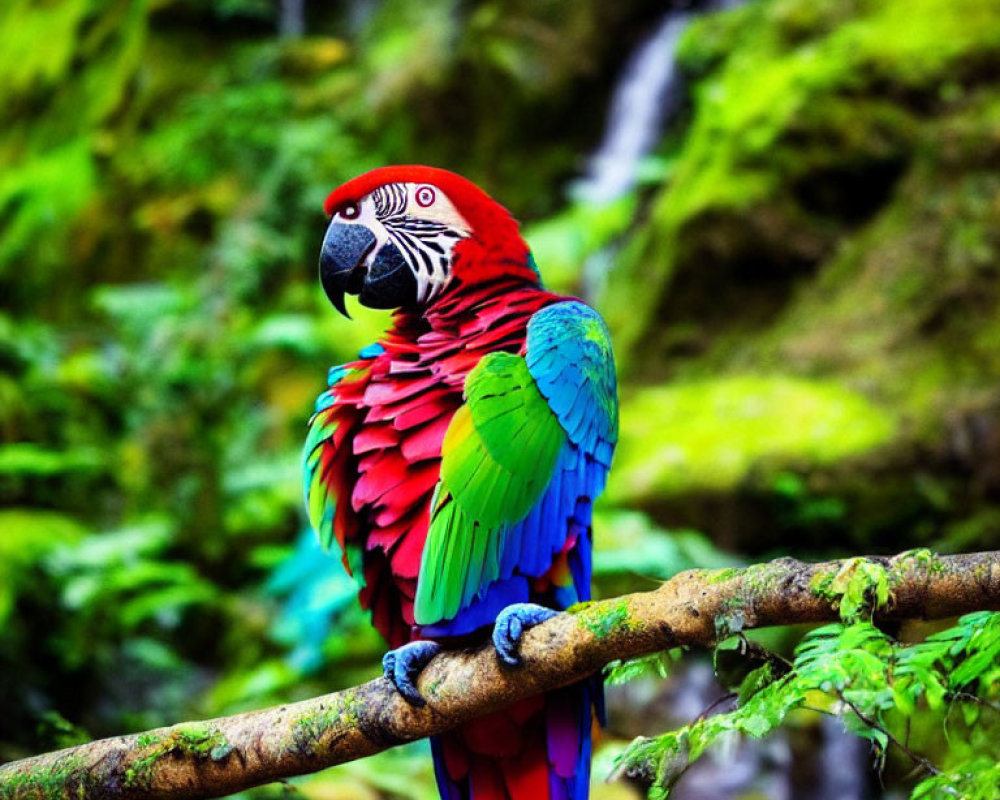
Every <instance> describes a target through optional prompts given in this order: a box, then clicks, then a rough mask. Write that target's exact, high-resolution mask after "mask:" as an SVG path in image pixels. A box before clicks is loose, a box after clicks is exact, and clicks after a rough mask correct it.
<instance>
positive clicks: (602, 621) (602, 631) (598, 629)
mask: <svg viewBox="0 0 1000 800" xmlns="http://www.w3.org/2000/svg"><path fill="white" fill-rule="evenodd" d="M566 613H568V614H572V615H573V616H575V617H576V618H577V619H579V620H580V624H581V625H583V627H585V628H586V629H587V630H588V631H590V632H591V633H592V634H593V635H594V636H596V637H597V638H598V639H601V638H603V637H605V636H607V635H609V634H610V633H612V632H613V631H614V630H615V629H617V628H625V629H626V630H634V629H635V628H636V623H635V622H634V621H633V620H632V619H631V618H630V616H629V610H628V603H627V602H626V601H625V600H619V601H618V602H616V603H613V604H612V605H611V606H610V607H608V608H605V604H604V603H601V602H588V603H578V604H576V605H574V606H570V607H569V608H568V609H566Z"/></svg>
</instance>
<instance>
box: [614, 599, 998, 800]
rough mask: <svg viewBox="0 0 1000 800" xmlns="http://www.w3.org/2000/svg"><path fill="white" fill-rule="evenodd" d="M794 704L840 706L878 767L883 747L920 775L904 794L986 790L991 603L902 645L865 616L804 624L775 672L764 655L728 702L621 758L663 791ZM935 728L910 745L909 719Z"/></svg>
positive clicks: (991, 714)
mask: <svg viewBox="0 0 1000 800" xmlns="http://www.w3.org/2000/svg"><path fill="white" fill-rule="evenodd" d="M795 709H807V710H812V711H814V712H817V713H822V714H828V715H832V716H837V717H839V718H840V719H841V720H842V721H843V723H844V727H845V728H846V729H847V730H848V731H849V732H851V733H853V734H856V735H858V736H861V737H863V738H864V739H867V740H868V741H869V742H870V743H871V746H872V751H873V753H874V757H875V762H876V766H878V767H879V768H881V766H882V764H883V763H884V760H885V758H886V755H887V753H888V751H889V750H890V748H895V749H897V750H899V751H900V752H901V753H902V754H903V755H904V756H905V757H906V758H908V759H910V760H911V761H912V762H913V764H914V767H915V769H916V771H917V773H918V774H919V776H920V780H919V782H918V783H917V784H916V786H915V787H914V789H913V792H912V795H911V797H912V800H932V798H939V797H941V798H943V797H962V798H965V800H976V799H977V798H982V800H989V799H991V798H995V797H996V787H997V786H998V785H1000V767H998V766H997V762H998V759H1000V613H995V612H977V613H974V614H969V615H967V616H964V617H962V618H961V619H960V620H959V621H958V623H957V624H956V625H955V626H954V627H952V628H949V629H948V630H945V631H942V632H940V633H936V634H934V635H932V636H929V637H927V638H926V639H925V640H924V641H922V642H919V643H916V644H906V643H903V642H900V641H897V640H896V639H894V638H892V637H891V636H889V635H888V634H886V633H884V632H883V631H880V630H879V629H878V628H876V627H875V626H874V625H872V624H871V623H870V622H854V623H837V624H834V625H827V626H824V627H821V628H818V629H816V630H814V631H812V632H811V633H809V634H808V635H807V636H806V637H805V638H804V639H803V641H802V643H801V644H800V645H799V647H798V648H797V650H796V653H795V659H794V662H793V663H792V665H791V669H790V670H789V671H787V672H785V673H784V674H782V672H781V671H780V670H775V669H773V665H772V663H770V662H769V663H766V664H765V665H764V666H763V667H759V668H757V669H755V670H753V671H752V672H750V673H749V674H748V675H747V676H746V677H745V678H744V679H743V680H742V682H741V684H740V686H739V690H738V692H737V695H736V707H735V708H734V709H733V710H732V711H729V712H726V713H721V714H716V715H714V716H704V717H700V718H698V719H697V720H695V721H694V722H692V723H691V724H689V725H686V726H684V727H683V728H680V729H678V730H675V731H670V732H668V733H665V734H663V735H661V736H657V737H654V738H646V739H640V740H638V741H636V742H635V743H634V744H633V745H632V746H631V747H630V748H629V749H627V750H626V751H625V752H624V753H623V754H622V756H621V757H620V760H619V765H620V766H621V767H623V768H624V769H625V770H626V771H628V772H629V773H630V774H633V775H637V776H642V777H645V778H646V779H648V780H649V781H650V783H651V788H650V791H649V797H650V798H651V799H652V800H662V799H663V798H666V797H667V796H668V795H669V793H670V790H671V789H672V788H673V786H674V785H675V784H676V783H677V781H678V780H679V779H680V778H681V776H682V775H683V774H684V772H685V771H686V770H687V768H688V767H689V766H690V765H691V764H692V763H693V762H694V761H695V760H697V759H698V757H699V756H701V755H702V754H703V753H704V752H705V751H706V750H707V749H708V748H709V747H711V746H712V745H713V744H714V743H715V742H716V741H718V740H719V739H720V738H721V737H723V736H724V735H726V734H732V733H738V734H743V735H747V736H752V737H754V738H761V737H764V736H767V735H768V734H770V733H772V732H773V731H775V729H777V728H778V726H780V725H781V723H782V722H783V721H784V720H785V718H786V717H787V716H788V714H789V713H790V712H791V711H793V710H795ZM917 715H920V717H921V726H922V729H923V730H925V731H927V730H934V731H939V732H940V739H941V741H942V742H943V741H944V740H945V739H946V740H947V743H948V746H947V747H946V748H945V747H943V746H942V747H938V748H935V747H934V746H933V737H929V738H925V739H924V740H923V743H922V747H921V750H922V751H923V752H919V751H918V750H917V749H916V746H915V745H911V743H910V731H911V725H912V724H913V722H914V721H915V717H916V716H917Z"/></svg>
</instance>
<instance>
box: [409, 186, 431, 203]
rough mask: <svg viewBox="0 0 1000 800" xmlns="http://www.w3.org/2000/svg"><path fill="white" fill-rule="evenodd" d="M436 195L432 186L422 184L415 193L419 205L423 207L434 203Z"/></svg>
mask: <svg viewBox="0 0 1000 800" xmlns="http://www.w3.org/2000/svg"><path fill="white" fill-rule="evenodd" d="M435 197H436V195H435V193H434V190H433V189H432V188H431V187H430V186H421V187H420V188H419V189H417V193H416V194H415V195H414V199H415V200H416V201H417V205H418V206H421V207H422V208H427V207H428V206H431V205H433V204H434V198H435Z"/></svg>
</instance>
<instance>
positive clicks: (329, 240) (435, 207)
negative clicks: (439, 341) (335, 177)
mask: <svg viewBox="0 0 1000 800" xmlns="http://www.w3.org/2000/svg"><path fill="white" fill-rule="evenodd" d="M324 208H325V210H326V213H327V214H328V215H329V216H330V226H329V227H328V228H327V230H326V236H325V237H324V238H323V249H322V251H321V252H320V257H319V274H320V281H321V282H322V284H323V289H324V290H325V291H326V294H327V296H328V297H329V298H330V302H332V303H333V305H334V306H335V307H336V308H337V310H338V311H340V313H342V314H344V315H345V316H346V315H347V310H346V307H345V305H344V295H345V294H353V295H357V296H358V299H359V300H360V302H361V303H362V305H366V306H368V307H369V308H417V309H419V308H421V307H426V306H427V305H428V304H429V303H431V302H432V301H433V300H434V298H435V297H437V296H438V295H439V294H440V293H441V292H442V290H444V289H445V287H447V286H448V285H449V284H450V283H451V282H452V281H453V279H459V280H465V281H481V280H488V279H491V278H496V277H499V275H501V274H510V275H517V276H518V277H521V278H523V279H524V280H528V281H534V280H537V273H536V272H535V271H534V268H533V264H532V262H531V261H530V257H529V255H528V247H527V245H526V244H525V243H524V240H523V239H522V238H521V236H520V234H519V233H518V230H517V223H516V222H515V221H514V219H513V218H512V217H511V216H510V213H509V212H508V211H507V210H506V209H505V208H504V207H503V206H501V205H500V204H499V203H497V202H496V201H494V200H493V199H492V198H491V197H490V196H489V195H487V194H486V193H485V192H484V191H483V190H482V189H480V188H478V187H477V186H476V185H475V184H473V183H471V182H470V181H468V180H466V179H465V178H463V177H461V176H460V175H456V174H455V173H453V172H448V171H447V170H443V169H437V168H435V167H421V166H400V167H383V168H381V169H375V170H372V171H371V172H366V173H365V174H364V175H360V176H358V177H357V178H354V179H353V180H350V181H348V182H347V183H345V184H344V185H343V186H341V187H340V188H338V189H337V190H335V191H334V192H333V193H332V194H331V195H330V196H329V197H328V198H327V199H326V203H325V204H324Z"/></svg>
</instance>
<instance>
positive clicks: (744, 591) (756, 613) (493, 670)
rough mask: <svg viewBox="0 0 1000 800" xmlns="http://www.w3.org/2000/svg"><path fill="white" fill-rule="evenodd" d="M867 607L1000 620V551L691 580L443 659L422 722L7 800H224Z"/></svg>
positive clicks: (207, 738)
mask: <svg viewBox="0 0 1000 800" xmlns="http://www.w3.org/2000/svg"><path fill="white" fill-rule="evenodd" d="M865 603H867V604H868V613H874V617H875V618H876V619H883V620H890V619H910V618H918V617H922V618H928V619H931V618H943V617H950V616H956V615H959V614H964V613H967V612H971V611H976V610H1000V552H988V553H976V554H969V555H957V556H940V557H939V556H933V555H931V554H930V553H928V552H927V551H917V552H911V553H903V554H901V555H899V556H896V557H894V558H870V559H848V560H845V561H830V562H825V563H820V564H806V563H802V562H800V561H795V560H793V559H779V560H778V561H773V562H770V563H767V564H761V565H757V566H752V567H747V568H745V569H728V570H716V571H706V570H693V571H689V572H684V573H681V574H679V575H677V576H676V577H674V578H672V579H671V580H669V581H667V582H666V583H664V584H663V585H662V586H661V587H660V588H658V589H656V590H655V591H651V592H644V593H640V594H631V595H626V596H623V597H618V598H614V599H610V600H603V601H599V602H594V603H586V604H583V605H581V606H578V607H576V608H574V609H571V610H570V612H568V613H566V614H560V615H559V616H557V617H555V618H554V619H552V620H550V621H548V622H546V623H544V624H542V625H540V626H538V627H537V628H535V629H533V630H531V631H529V632H528V633H527V634H526V635H525V637H524V641H523V647H522V654H523V657H524V664H523V666H521V667H519V668H517V669H509V668H506V667H504V666H502V665H501V664H500V662H499V661H498V660H497V658H496V656H495V654H494V653H493V651H492V649H491V648H489V647H484V648H481V649H477V650H461V651H452V652H449V653H446V654H443V655H441V656H439V657H438V658H436V659H434V661H433V662H431V664H430V665H429V666H428V667H427V669H426V670H425V671H424V673H423V675H422V676H421V678H420V682H419V687H420V690H421V692H422V693H423V694H424V696H425V697H426V698H427V699H428V703H427V705H426V707H424V708H413V707H411V706H409V705H407V704H406V703H405V702H404V701H403V700H402V699H401V698H400V697H399V696H398V695H397V694H396V693H395V691H394V690H393V689H392V687H391V686H390V684H389V683H388V682H386V681H385V680H383V679H378V680H374V681H371V682H369V683H366V684H364V685H362V686H357V687H354V688H351V689H346V690H344V691H342V692H336V693H334V694H329V695H325V696H323V697H317V698H314V699H311V700H306V701H303V702H300V703H294V704H289V705H284V706H279V707H276V708H269V709H265V710H262V711H254V712H250V713H246V714H238V715H235V716H231V717H223V718H219V719H214V720H207V721H204V722H193V723H182V724H180V725H175V726H173V727H170V728H159V729H157V730H154V731H149V732H146V733H142V734H136V735H131V736H120V737H116V738H112V739H104V740H101V741H97V742H92V743H90V744H85V745H81V746H79V747H73V748H69V749H67V750H61V751H59V752H55V753H47V754H45V755H40V756H36V757H34V758H28V759H24V760H22V761H16V762H12V763H10V764H7V765H4V766H2V767H0V798H10V800H27V799H28V798H32V799H33V800H34V799H35V798H46V799H48V798H67V800H68V798H110V799H112V800H115V799H118V798H140V797H141V798H172V799H173V800H193V798H208V797H218V796H221V795H226V794H231V793H233V792H238V791H241V790H244V789H247V788H249V787H252V786H258V785H261V784H264V783H269V782H271V781H275V780H279V779H282V778H287V777H290V776H294V775H302V774H305V773H310V772H315V771H316V770H320V769H323V768H324V767H329V766H332V765H334V764H341V763H344V762H347V761H352V760H354V759H358V758H362V757H364V756H368V755H371V754H373V753H376V752H379V751H380V750H385V749H387V748H389V747H392V746H393V745H397V744H401V743H403V742H408V741H412V740H414V739H420V738H423V737H426V736H431V735H434V734H437V733H441V732H443V731H446V730H448V729H450V728H454V727H455V726H457V725H459V724H461V723H462V722H465V721H467V720H470V719H473V718H475V717H478V716H481V715H483V714H486V713H489V712H491V711H494V710H496V709H499V708H502V707H503V706H506V705H509V704H510V703H512V702H514V701H515V700H518V699H520V698H523V697H528V696H530V695H532V694H536V693H538V692H542V691H546V690H549V689H554V688H556V687H559V686H564V685H566V684H569V683H572V682H574V681H577V680H580V679H581V678H583V677H586V676H587V675H590V674H592V673H594V672H596V671H597V670H599V669H601V667H603V666H604V665H605V664H607V663H608V662H609V661H612V660H615V659H624V658H632V657H636V656H641V655H646V654H649V653H653V652H656V651H658V650H662V649H665V648H669V647H676V646H679V645H706V646H710V645H712V644H714V642H715V641H716V639H717V638H718V637H720V636H723V635H728V634H729V633H731V632H733V631H736V630H740V629H749V628H759V627H766V626H770V625H784V624H793V623H804V622H824V621H832V620H836V619H837V618H838V616H839V615H840V613H841V610H843V609H841V608H840V606H841V604H845V606H844V607H845V608H846V607H847V606H846V604H851V608H852V609H855V610H856V609H858V608H859V607H860V610H861V611H862V612H864V605H865ZM872 609H874V611H872Z"/></svg>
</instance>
